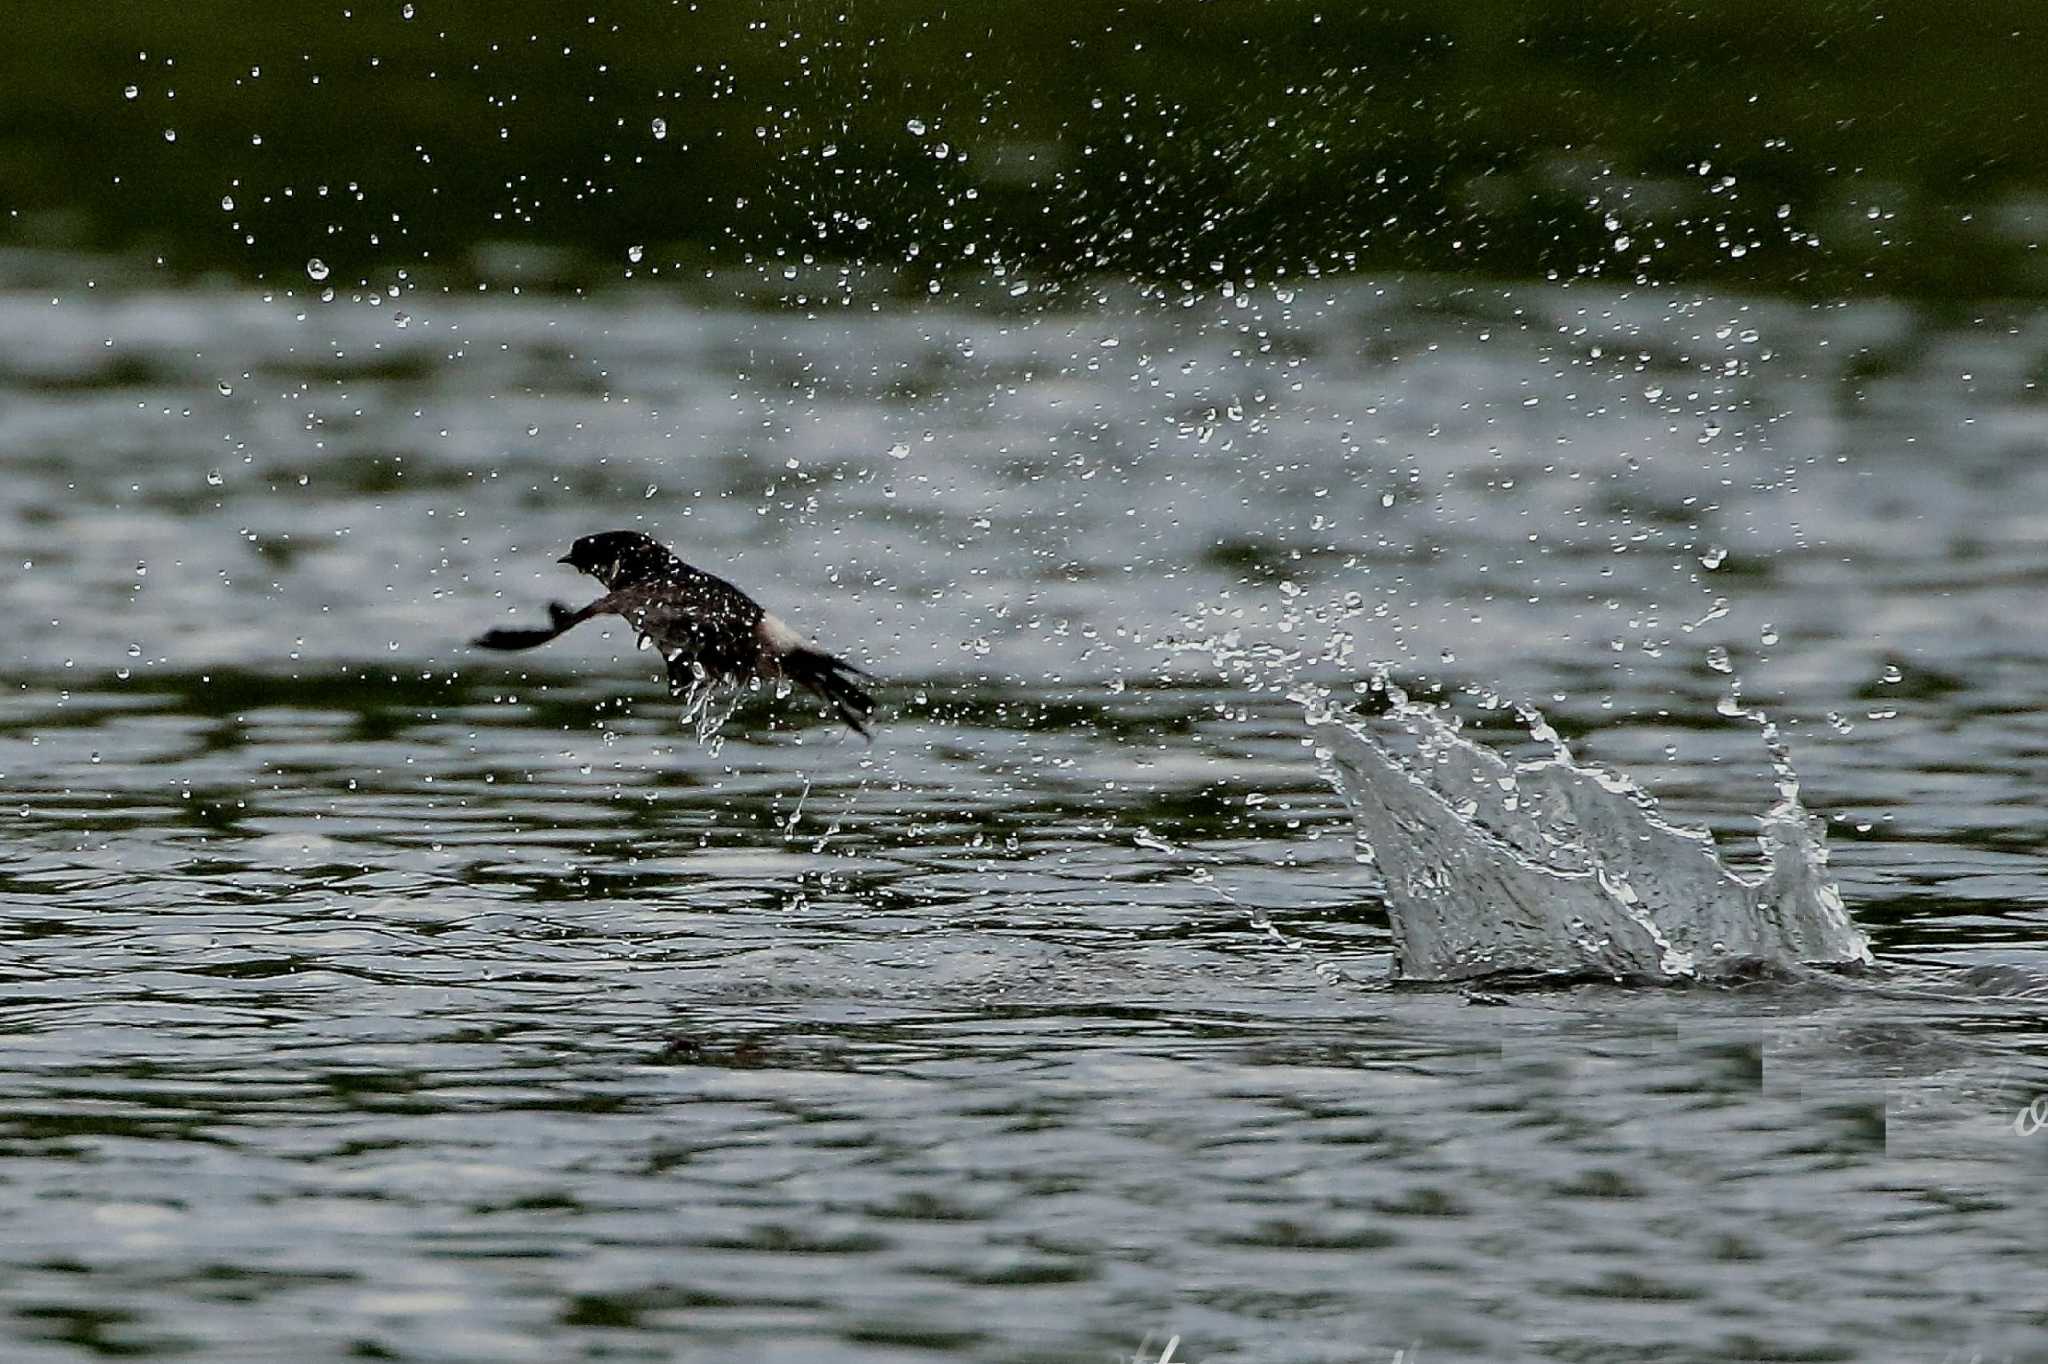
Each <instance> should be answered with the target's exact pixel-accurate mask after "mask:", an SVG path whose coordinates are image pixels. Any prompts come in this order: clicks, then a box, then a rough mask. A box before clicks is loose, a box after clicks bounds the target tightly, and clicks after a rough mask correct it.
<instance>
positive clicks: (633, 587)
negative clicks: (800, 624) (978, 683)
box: [472, 530, 876, 738]
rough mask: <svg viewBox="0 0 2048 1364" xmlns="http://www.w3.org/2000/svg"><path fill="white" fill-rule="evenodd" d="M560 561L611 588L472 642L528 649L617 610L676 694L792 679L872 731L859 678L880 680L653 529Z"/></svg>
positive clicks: (593, 543)
mask: <svg viewBox="0 0 2048 1364" xmlns="http://www.w3.org/2000/svg"><path fill="white" fill-rule="evenodd" d="M556 562H557V563H563V564H567V565H569V567H571V568H574V569H576V570H578V571H579V572H583V573H588V574H589V575H590V576H591V577H593V578H595V579H597V580H598V582H600V583H602V584H603V585H604V589H605V593H604V595H603V596H601V597H599V598H598V599H597V600H596V601H594V602H592V603H590V605H588V606H585V607H581V608H579V609H576V610H571V609H570V608H569V607H567V606H565V605H563V604H562V603H561V602H558V601H556V602H549V603H548V622H549V623H548V625H547V627H546V628H545V629H509V628H502V627H501V628H499V629H495V630H487V631H485V632H484V633H483V634H481V635H479V636H477V638H476V639H475V640H474V641H472V643H473V644H474V645H476V646H477V647H479V648H484V649H531V648H534V647H536V646H538V645H542V644H545V643H547V642H548V641H549V640H551V639H553V638H555V637H556V636H557V635H559V634H562V633H563V632H564V631H566V630H569V629H572V628H574V627H575V626H577V625H580V624H582V623H583V622H584V621H586V620H589V619H590V618H591V617H593V616H619V617H622V618H624V620H625V621H626V623H627V624H628V625H631V626H632V627H633V628H634V629H635V630H637V631H639V632H640V638H641V641H642V644H643V646H645V647H651V648H654V649H657V650H659V651H660V652H661V656H662V658H663V659H664V660H666V661H667V664H668V689H669V695H671V696H680V697H688V698H690V699H691V700H692V702H693V703H696V702H699V701H700V700H701V698H703V697H705V696H707V695H708V694H709V692H710V690H711V689H712V688H715V687H719V686H728V687H740V686H744V685H746V684H748V683H751V682H754V681H757V680H770V681H772V680H777V679H787V680H788V681H790V682H794V683H795V684H796V685H798V686H800V687H803V688H804V689H806V690H807V691H810V692H812V693H813V694H815V695H816V696H817V697H818V698H819V699H820V700H822V701H824V702H825V703H826V705H828V706H830V707H831V708H832V712H833V714H834V715H836V716H837V717H838V718H839V719H840V720H842V721H844V722H845V723H846V725H847V726H848V727H849V728H851V729H852V730H853V732H854V733H856V734H858V735H860V736H861V737H862V738H871V737H872V736H871V735H870V734H869V732H868V721H870V720H871V719H873V718H874V714H875V698H874V696H873V695H872V694H870V693H869V692H868V691H867V689H866V688H864V687H862V686H861V685H860V681H859V680H858V679H863V678H864V679H866V680H868V681H870V682H872V681H875V680H876V679H875V676H874V674H873V673H870V672H868V671H867V670H866V669H864V668H859V667H856V666H854V665H853V664H851V663H849V662H847V661H846V660H845V659H843V658H840V657H838V656H837V655H835V654H831V653H827V652H826V651H825V650H823V649H820V648H818V647H817V646H816V645H814V644H811V643H810V642H808V641H807V640H806V639H805V638H804V636H803V635H801V634H799V633H798V632H797V631H796V630H795V629H794V628H793V627H791V626H790V625H788V624H786V623H785V622H784V621H783V620H782V619H781V618H780V617H778V616H775V615H772V614H770V613H769V612H768V611H767V610H765V609H764V608H763V607H762V606H761V604H760V603H759V602H757V601H755V600H754V599H753V598H752V597H750V596H748V595H747V594H746V593H745V592H742V591H741V590H740V589H739V588H737V587H734V586H733V585H732V584H731V583H729V582H727V581H726V580H725V579H723V578H720V577H718V576H716V575H715V574H711V573H706V572H705V571H704V570H703V569H701V568H693V567H691V566H690V565H689V564H686V563H684V562H683V561H682V559H681V558H680V557H679V556H678V555H677V554H676V553H675V551H673V550H671V549H670V548H669V547H668V546H666V545H664V544H662V543H661V542H660V541H658V540H655V539H654V538H652V537H651V536H647V535H642V534H641V533H640V532H639V531H636V530H608V531H602V532H600V533H598V534H595V535H586V536H583V537H582V538H581V539H579V540H577V541H576V543H575V544H573V545H571V546H570V547H569V552H568V553H567V554H564V555H563V556H562V557H561V558H560V559H558V560H556ZM693 708H694V706H693Z"/></svg>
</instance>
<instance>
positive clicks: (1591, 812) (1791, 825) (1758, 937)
mask: <svg viewBox="0 0 2048 1364" xmlns="http://www.w3.org/2000/svg"><path fill="white" fill-rule="evenodd" d="M1380 685H1381V687H1382V688H1383V689H1384V690H1386V691H1387V693H1388V698H1389V700H1390V701H1391V702H1392V703H1393V704H1392V705H1391V707H1390V708H1389V710H1388V711H1387V713H1386V714H1385V715H1383V716H1380V717H1378V718H1376V719H1372V720H1367V719H1364V718H1362V717H1359V716H1357V715H1352V714H1346V713H1343V712H1339V711H1337V710H1335V709H1334V708H1332V707H1331V706H1330V705H1329V703H1328V701H1327V700H1326V699H1324V698H1323V697H1322V696H1320V695H1319V694H1317V693H1313V692H1307V691H1304V692H1303V693H1301V694H1300V699H1301V700H1302V701H1303V702H1304V705H1305V707H1306V708H1307V710H1308V718H1309V723H1310V727H1311V729H1312V731H1313V733H1314V736H1315V742H1316V755H1317V757H1318V759H1319V761H1321V762H1322V764H1323V766H1324V770H1325V772H1326V774H1327V775H1328V776H1329V777H1330V780H1331V781H1332V782H1333V783H1334V784H1335V785H1336V787H1337V789H1338V790H1339V791H1340V792H1341V793H1342V794H1343V796H1344V798H1345V801H1346V803H1347V804H1348V805H1349V807H1350V809H1351V813H1352V817H1353V818H1354V820H1355V821H1356V823H1357V832H1358V837H1359V841H1360V845H1361V850H1362V853H1363V855H1364V856H1365V857H1366V858H1368V859H1369V860H1370V861H1372V862H1373V863H1375V864H1376V865H1377V866H1378V867H1379V870H1380V873H1381V875H1382V876H1383V878H1384V880H1385V890H1386V898H1387V908H1388V913H1389V915H1390V916H1391V918H1392V921H1393V931H1394V941H1395V973H1396V975H1398V976H1400V977H1401V978H1404V979H1409V980H1464V979H1471V978H1475V977H1481V976H1488V975H1495V974H1500V973H1513V974H1535V975H1569V976H1581V975H1588V974H1592V975H1601V976H1612V977H1617V978H1625V979H1632V980H1686V979H1711V978H1714V977H1717V976H1727V975H1732V974H1737V973H1741V972H1747V971H1753V970H1754V969H1755V968H1756V967H1757V966H1758V965H1760V964H1761V965H1766V966H1791V965H1797V964H1802V963H1806V964H1822V963H1825V964H1831V965H1851V964H1865V963H1868V962H1869V961H1870V960H1871V957H1870V948H1869V944H1868V943H1867V942H1866V941H1865V939H1864V937H1863V935H1862V933H1861V932H1859V931H1858V930H1857V928H1856V926H1855V925H1854V924H1853V923H1852V922H1851V921H1850V919H1849V915H1848V912H1847V910H1846V909H1845V908H1844V906H1843V904H1842V898H1841V895H1840V893H1839V892H1838V891H1837V890H1836V889H1835V885H1834V882H1833V881H1832V880H1831V879H1830V877H1829V876H1828V872H1827V850H1826V846H1825V843H1824V839H1823V831H1822V829H1821V827H1820V825H1819V823H1818V821H1817V820H1815V819H1814V818H1813V817H1812V816H1811V815H1809V814H1807V812H1806V810H1805V809H1804V807H1802V806H1801V805H1800V803H1799V793H1798V786H1797V782H1796V779H1795V778H1794V777H1793V775H1792V771H1791V766H1790V763H1789V761H1787V759H1786V756H1785V752H1784V746H1783V744H1782V743H1781V742H1779V741H1778V740H1777V737H1776V731H1775V729H1774V728H1773V727H1772V726H1770V725H1769V724H1768V723H1766V724H1765V738H1766V742H1767V744H1768V745H1769V747H1770V749H1771V753H1772V761H1773V763H1774V765H1775V766H1776V768H1777V771H1778V777H1779V781H1778V786H1779V800H1778V802H1777V803H1776V804H1775V805H1774V806H1772V808H1771V809H1770V810H1769V811H1768V812H1766V813H1765V814H1764V815H1763V816H1761V818H1760V820H1759V824H1760V830H1759V842H1760V843H1761V845H1762V847H1763V850H1764V854H1765V856H1766V858H1767V859H1768V869H1767V870H1766V871H1765V873H1764V874H1763V875H1761V876H1757V877H1746V876H1742V875H1739V874H1737V873H1736V872H1734V871H1732V870H1730V869H1729V868H1728V867H1726V866H1724V865H1723V864H1722V862H1721V861H1720V859H1719V858H1718V857H1716V856H1715V854H1714V847H1713V840H1712V837H1711V836H1710V835H1709V834H1707V833H1706V832H1705V831H1703V830H1694V829H1684V828H1680V827H1678V826H1676V825H1673V824H1671V823H1669V822H1667V821H1666V820H1665V819H1664V818H1663V817H1662V816H1661V815H1660V814H1659V813H1658V811H1657V807H1656V802H1655V801H1654V800H1653V799H1652V798H1651V797H1650V796H1649V794H1648V793H1647V792H1645V791H1643V790H1642V789H1641V788H1640V787H1638V786H1636V785H1635V783H1634V782H1632V781H1630V780H1629V779H1627V778H1626V777H1622V776H1619V775H1617V774H1615V773H1612V772H1607V771H1604V770H1602V769H1600V768H1597V767H1588V766H1582V765H1580V764H1579V763H1578V762H1576V761H1575V760H1574V759H1573V758H1572V756H1571V754H1570V752H1569V751H1568V750H1567V749H1566V747H1565V745H1564V742H1563V740H1562V739H1560V738H1558V736H1557V734H1556V731H1555V730H1552V729H1551V728H1550V726H1549V725H1548V724H1547V723H1546V722H1544V721H1543V718H1542V716H1541V715H1539V714H1537V713H1536V712H1535V711H1534V710H1533V709H1532V708H1523V709H1522V711H1521V713H1522V716H1523V719H1524V721H1525V723H1527V724H1528V725H1529V728H1530V731H1531V733H1532V734H1533V735H1534V736H1535V737H1536V738H1537V739H1539V740H1541V741H1543V742H1545V743H1547V744H1548V745H1549V746H1550V749H1551V756H1550V757H1548V758H1544V759H1542V760H1539V761H1534V762H1522V763H1513V764H1511V763H1509V762H1508V761H1507V760H1506V759H1504V758H1502V757H1500V756H1499V755H1498V754H1495V753H1493V752H1491V751H1489V750H1487V749H1484V748H1482V747H1480V746H1479V745H1477V744H1475V743H1473V742H1472V741H1470V740H1468V739H1466V738H1465V737H1463V735H1461V734H1460V733H1459V732H1458V726H1457V724H1456V723H1455V721H1454V720H1453V719H1452V718H1450V717H1448V716H1447V715H1446V714H1445V713H1444V712H1442V711H1440V710H1438V709H1437V708H1435V707H1431V706H1426V705H1420V704H1417V703H1414V702H1411V701H1409V700H1408V699H1407V698H1406V697H1405V696H1404V695H1402V694H1401V693H1400V691H1399V689H1398V688H1397V687H1394V686H1393V685H1392V684H1391V683H1388V682H1386V681H1385V680H1384V679H1382V680H1381V683H1380Z"/></svg>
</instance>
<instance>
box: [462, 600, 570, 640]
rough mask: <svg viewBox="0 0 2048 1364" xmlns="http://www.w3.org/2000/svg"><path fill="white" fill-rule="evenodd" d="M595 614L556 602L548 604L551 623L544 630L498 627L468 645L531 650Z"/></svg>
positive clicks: (485, 632)
mask: <svg viewBox="0 0 2048 1364" xmlns="http://www.w3.org/2000/svg"><path fill="white" fill-rule="evenodd" d="M593 614H595V612H594V610H593V608H592V607H585V608H584V609H583V610H581V611H571V610H570V609H569V608H568V607H566V606H564V605H562V603H560V602H558V601H551V602H549V603H548V619H549V620H550V621H551V622H553V623H552V624H551V625H549V626H548V628H546V629H544V630H511V629H506V628H504V627H500V628H498V629H496V630H486V631H484V632H483V633H482V634H480V635H478V636H477V637H476V638H475V639H473V640H471V641H470V643H472V644H474V645H475V646H476V647H478V648H479V649H531V648H534V647H535V646H537V645H541V644H545V643H547V642H548V641H549V640H551V639H553V638H554V637H555V636H556V635H559V634H561V633H562V632H563V631H564V630H567V629H568V628H569V627H571V626H572V625H576V624H579V623H580V622H582V621H584V620H587V619H588V618H589V617H590V616H591V615H593Z"/></svg>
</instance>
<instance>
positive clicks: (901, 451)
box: [889, 440, 910, 459]
mask: <svg viewBox="0 0 2048 1364" xmlns="http://www.w3.org/2000/svg"><path fill="white" fill-rule="evenodd" d="M889 458H891V459H909V458H910V447H909V446H907V445H905V444H904V443H903V442H902V441H900V440H899V441H897V442H896V443H895V444H894V445H892V446H890V447H889Z"/></svg>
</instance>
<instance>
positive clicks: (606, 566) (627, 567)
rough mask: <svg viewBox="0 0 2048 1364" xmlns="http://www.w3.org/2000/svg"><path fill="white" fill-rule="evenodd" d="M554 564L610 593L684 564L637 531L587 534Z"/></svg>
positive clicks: (672, 570)
mask: <svg viewBox="0 0 2048 1364" xmlns="http://www.w3.org/2000/svg"><path fill="white" fill-rule="evenodd" d="M557 562H559V563H565V564H567V565H569V567H571V568H573V569H575V570H577V571H578V572H580V573H588V574H589V575H590V576H591V577H593V578H595V579H597V580H598V581H599V582H601V583H603V584H604V585H605V587H606V588H607V589H609V590H611V591H614V592H616V591H618V590H619V589H620V588H622V587H631V586H633V585H634V584H636V583H643V582H649V581H652V580H654V579H656V578H665V577H669V576H671V575H672V574H674V573H675V572H676V570H677V569H679V568H681V567H682V566H683V561H682V560H681V559H678V558H677V557H676V556H675V555H674V554H672V553H671V552H670V551H669V549H668V547H667V546H665V545H663V544H661V543H660V542H659V541H657V540H654V539H652V538H650V537H648V536H645V535H642V534H641V533H640V532H639V531H637V530H607V531H601V532H599V533H598V534H596V535H586V536H584V537H583V538H582V539H580V540H578V541H577V542H576V543H575V544H573V545H571V546H569V552H568V553H567V554H564V555H563V556H562V557H561V558H560V559H559V560H558V561H557Z"/></svg>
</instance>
